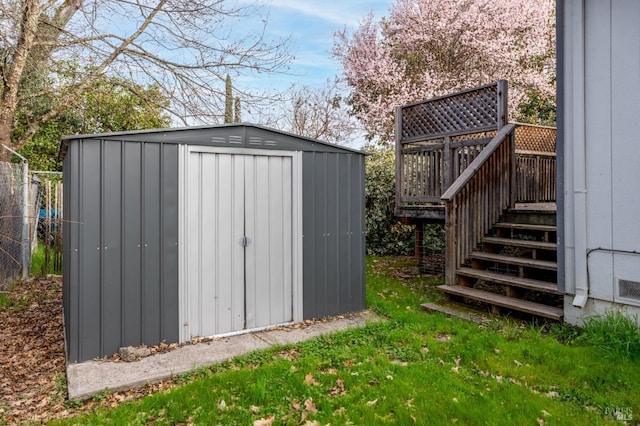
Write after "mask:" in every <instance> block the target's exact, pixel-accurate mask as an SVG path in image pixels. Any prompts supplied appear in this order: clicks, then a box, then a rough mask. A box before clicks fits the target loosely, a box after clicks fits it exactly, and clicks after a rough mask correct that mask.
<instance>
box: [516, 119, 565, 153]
mask: <svg viewBox="0 0 640 426" xmlns="http://www.w3.org/2000/svg"><path fill="white" fill-rule="evenodd" d="M516 150H519V151H536V152H556V129H554V128H552V127H540V126H532V125H528V124H521V125H519V126H518V127H516Z"/></svg>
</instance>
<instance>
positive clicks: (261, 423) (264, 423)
mask: <svg viewBox="0 0 640 426" xmlns="http://www.w3.org/2000/svg"><path fill="white" fill-rule="evenodd" d="M274 420H275V416H269V417H267V418H264V419H258V420H254V421H253V426H271V425H272V424H273V421H274Z"/></svg>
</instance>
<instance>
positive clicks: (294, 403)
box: [291, 399, 302, 411]
mask: <svg viewBox="0 0 640 426" xmlns="http://www.w3.org/2000/svg"><path fill="white" fill-rule="evenodd" d="M291 406H292V407H293V409H294V410H296V411H300V410H301V409H302V407H301V406H300V402H299V401H298V400H297V399H294V400H293V401H291Z"/></svg>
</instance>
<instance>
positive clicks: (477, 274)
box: [456, 267, 562, 295]
mask: <svg viewBox="0 0 640 426" xmlns="http://www.w3.org/2000/svg"><path fill="white" fill-rule="evenodd" d="M456 275H462V276H465V277H471V278H477V279H479V280H484V281H490V282H493V283H496V284H502V285H509V286H513V287H520V288H526V289H528V290H535V291H541V292H544V293H549V294H558V295H559V294H562V293H560V292H559V291H558V285H557V284H554V283H550V282H548V281H540V280H534V279H531V278H520V277H514V276H512V275H506V274H501V273H499V272H491V271H484V270H482V269H473V268H465V267H462V268H459V269H458V270H457V271H456Z"/></svg>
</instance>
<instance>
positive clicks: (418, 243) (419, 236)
mask: <svg viewBox="0 0 640 426" xmlns="http://www.w3.org/2000/svg"><path fill="white" fill-rule="evenodd" d="M415 226H416V231H415V246H414V256H415V258H416V261H417V262H418V266H420V264H421V263H422V241H423V237H424V232H423V222H422V221H420V220H418V221H416V222H415Z"/></svg>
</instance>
